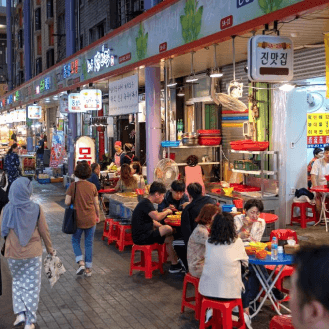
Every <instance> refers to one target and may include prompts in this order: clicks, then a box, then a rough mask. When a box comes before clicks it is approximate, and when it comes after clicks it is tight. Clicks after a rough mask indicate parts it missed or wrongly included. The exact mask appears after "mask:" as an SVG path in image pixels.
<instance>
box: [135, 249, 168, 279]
mask: <svg viewBox="0 0 329 329" xmlns="http://www.w3.org/2000/svg"><path fill="white" fill-rule="evenodd" d="M154 250H156V251H157V252H158V261H157V262H154V261H152V251H154ZM136 251H140V252H141V260H140V262H136V263H135V262H134V260H135V253H136ZM161 251H162V249H161V248H160V245H159V244H158V243H154V244H151V245H145V246H140V245H136V244H134V245H133V248H132V252H131V260H130V272H129V275H130V276H132V274H133V270H138V271H143V272H145V278H146V279H151V278H152V272H153V271H155V270H160V273H161V274H163V273H164V271H163V267H162V264H163V263H162V261H161V260H162V257H163V256H162V253H161Z"/></svg>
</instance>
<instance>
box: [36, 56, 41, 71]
mask: <svg viewBox="0 0 329 329" xmlns="http://www.w3.org/2000/svg"><path fill="white" fill-rule="evenodd" d="M41 72H42V58H37V59H36V61H35V74H36V75H38V74H40V73H41Z"/></svg>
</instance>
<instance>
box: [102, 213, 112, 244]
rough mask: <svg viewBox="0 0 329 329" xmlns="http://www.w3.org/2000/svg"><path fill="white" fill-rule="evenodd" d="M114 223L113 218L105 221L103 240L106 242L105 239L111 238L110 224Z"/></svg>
mask: <svg viewBox="0 0 329 329" xmlns="http://www.w3.org/2000/svg"><path fill="white" fill-rule="evenodd" d="M111 222H112V218H106V219H105V221H104V230H103V236H102V240H103V241H104V240H105V238H108V237H109V234H110V223H111Z"/></svg>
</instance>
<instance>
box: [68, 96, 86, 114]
mask: <svg viewBox="0 0 329 329" xmlns="http://www.w3.org/2000/svg"><path fill="white" fill-rule="evenodd" d="M68 98H69V112H72V113H78V112H84V111H85V110H84V109H83V108H81V101H80V94H77V93H72V94H69V97H68Z"/></svg>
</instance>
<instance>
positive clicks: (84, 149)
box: [75, 136, 96, 165]
mask: <svg viewBox="0 0 329 329" xmlns="http://www.w3.org/2000/svg"><path fill="white" fill-rule="evenodd" d="M82 160H86V161H87V162H88V163H89V164H90V165H91V164H92V163H94V162H96V148H95V141H94V140H93V139H92V138H90V137H87V136H82V137H80V138H78V140H77V141H76V142H75V164H77V162H78V161H82Z"/></svg>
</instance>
